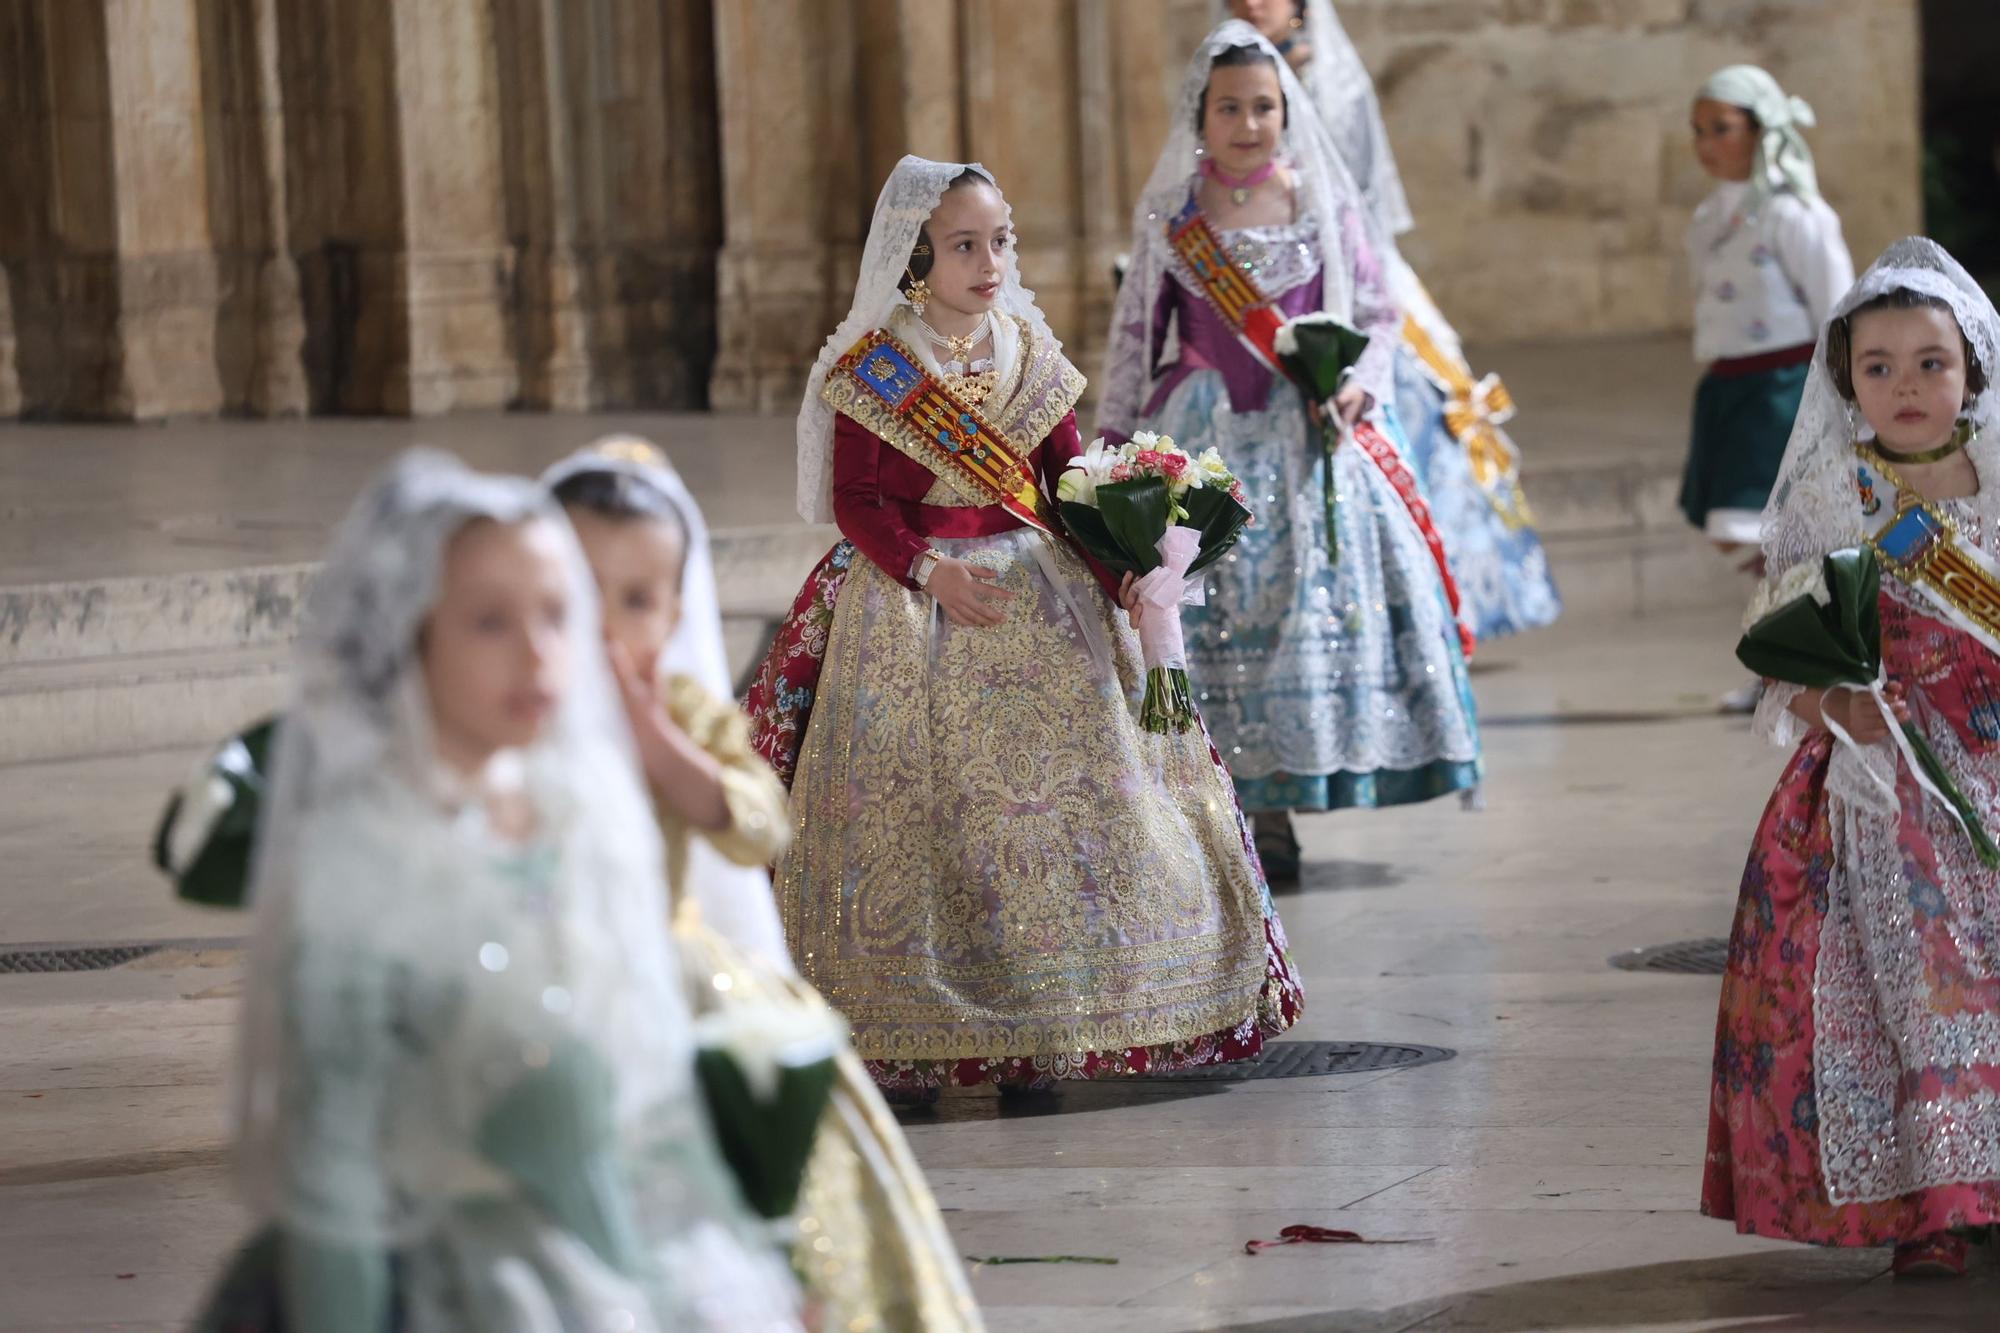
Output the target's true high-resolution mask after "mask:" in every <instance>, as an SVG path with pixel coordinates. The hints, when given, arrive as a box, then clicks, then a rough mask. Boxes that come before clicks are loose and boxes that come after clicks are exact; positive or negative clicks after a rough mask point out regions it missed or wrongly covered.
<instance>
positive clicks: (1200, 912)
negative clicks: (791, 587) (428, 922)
mask: <svg viewBox="0 0 2000 1333" xmlns="http://www.w3.org/2000/svg"><path fill="white" fill-rule="evenodd" d="M1012 247H1013V230H1012V225H1011V221H1010V215H1009V211H1008V208H1007V204H1006V201H1005V200H1004V199H1003V198H1002V197H1001V194H1000V191H999V188H998V187H997V186H996V185H995V183H994V181H993V179H992V177H991V176H990V175H989V174H988V173H987V172H986V171H985V170H984V169H983V168H981V167H977V166H965V165H960V164H953V163H942V162H931V161H926V160H924V159H922V158H917V157H906V158H904V159H903V160H902V162H901V163H899V164H898V165H897V167H896V170H895V171H894V173H893V174H892V175H891V176H890V178H889V181H888V183H887V184H886V185H885V186H884V187H883V190H882V194H881V198H880V199H879V201H878V202H877V205H876V211H875V217H874V222H873V224H872V226H871V227H870V229H869V234H868V240H867V244H866V247H865V248H864V250H863V254H862V271H861V276H860V280H859V281H858V283H857V284H856V288H855V296H854V304H853V306H852V308H851V310H850V312H849V315H848V318H847V319H846V321H845V322H843V323H842V324H841V326H840V328H839V329H838V330H837V331H836V332H835V333H834V335H833V337H832V338H830V339H829V340H828V341H827V344H826V347H825V350H824V351H823V352H822V353H821V355H820V358H819V361H818V364H817V365H816V366H815V367H814V370H813V373H812V376H811V378H810V380H809V381H808V384H807V388H806V396H805V402H804V404H803V406H802V407H801V409H800V413H799V476H800V483H799V484H800V491H799V504H800V512H801V513H802V514H803V515H804V517H806V518H807V519H808V520H811V521H815V522H825V521H827V520H829V519H831V520H833V521H835V522H838V523H839V525H840V527H841V530H842V532H843V533H844V534H845V535H846V537H847V539H848V542H850V543H851V544H852V545H851V546H849V545H848V544H847V543H843V544H842V547H838V548H836V549H835V551H834V552H833V553H832V554H831V555H830V556H829V557H828V559H827V561H826V562H825V563H824V564H823V565H822V566H821V568H820V569H819V570H818V571H816V572H815V573H814V575H813V577H812V579H811V580H810V581H809V582H808V585H807V588H806V591H805V592H804V593H803V594H802V596H801V598H800V601H799V604H798V607H797V609H796V611H795V614H794V617H793V618H792V619H791V620H790V621H788V622H787V624H786V625H785V626H784V627H782V628H781V629H780V632H779V636H778V642H777V644H776V645H775V646H774V648H773V650H772V654H771V656H770V658H769V659H767V661H766V664H765V668H764V671H763V673H762V674H761V676H760V678H759V681H758V684H757V685H756V686H755V687H754V688H753V689H752V691H751V696H750V699H749V706H750V710H751V714H752V718H753V722H754V723H755V724H756V726H757V730H758V734H757V737H756V739H755V744H756V745H757V747H758V748H759V750H760V752H761V753H763V754H764V755H765V756H766V758H769V759H772V760H773V761H774V766H775V767H776V768H777V769H778V771H779V772H780V773H781V774H787V773H790V774H792V775H793V776H792V803H793V819H794V826H795V830H796V836H795V838H794V840H793V843H792V847H791V850H790V851H789V852H788V853H787V854H786V855H785V857H784V859H783V860H782V862H781V863H780V865H779V868H778V881H777V890H778V901H779V906H780V909H781V911H782V913H783V917H784V925H785V933H786V936H787V938H788V940H789V942H790V944H791V948H792V953H793V956H794V957H795V958H796V959H797V961H798V965H799V968H800V970H801V972H802V973H803V974H804V975H805V977H806V979H807V980H808V981H810V982H812V983H813V984H814V985H815V986H816V987H818V988H819V990H820V991H821V992H822V993H823V994H824V995H825V996H826V998H827V999H828V1000H829V1001H830V1002H831V1003H832V1004H833V1005H834V1006H835V1007H836V1008H838V1009H839V1010H840V1011H841V1012H842V1013H844V1014H846V1015H847V1017H848V1018H849V1020H850V1021H851V1022H852V1024H853V1031H854V1042H855V1045H856V1047H857V1048H858V1049H859V1051H860V1052H861V1054H862V1055H863V1056H864V1057H866V1058H867V1059H868V1060H869V1062H870V1065H871V1068H872V1070H873V1072H874V1074H875V1077H876V1079H877V1080H878V1082H880V1083H881V1084H883V1085H884V1087H885V1088H887V1089H888V1090H889V1091H890V1092H891V1094H892V1095H893V1096H895V1097H897V1098H899V1099H902V1100H906V1101H923V1100H928V1099H929V1098H931V1097H934V1096H935V1095H936V1092H937V1090H938V1089H939V1088H941V1087H943V1086H945V1085H948V1084H977V1083H986V1082H991V1083H997V1084H1000V1085H1001V1086H1002V1087H1003V1088H1006V1087H1011V1088H1022V1087H1035V1086H1046V1085H1048V1084H1049V1083H1051V1082H1052V1081H1054V1080H1056V1079H1061V1078H1087V1077H1096V1076H1100V1075H1106V1074H1119V1073H1125V1072H1132V1071H1137V1070H1148V1069H1152V1070H1157V1069H1159V1068H1162V1067H1165V1066H1174V1065H1191V1064H1202V1063H1209V1062H1214V1061H1218V1060H1227V1059H1239V1058H1243V1057H1245V1056H1248V1055H1251V1054H1254V1053H1255V1052H1256V1051H1257V1050H1258V1049H1260V1047H1261V1044H1262V1042H1263V1039H1264V1037H1265V1035H1266V1034H1268V1033H1272V1032H1276V1031H1280V1030H1282V1029H1283V1028H1284V1027H1285V1026H1287V1025H1288V1024H1289V1023H1290V1022H1291V1020H1292V1018H1293V1017H1294V1016H1295V1015H1296V1013H1297V1011H1298V1005H1299V993H1298V989H1297V985H1296V982H1295V981H1294V980H1293V979H1292V974H1291V971H1290V968H1289V963H1288V961H1287V959H1286V957H1285V953H1284V934H1283V931H1282V928H1281V927H1280V926H1279V924H1278V921H1277V918H1276V916H1275V915H1274V914H1273V913H1272V911H1271V905H1270V899H1269V894H1268V892H1267V890H1266V888H1265V885H1264V881H1263V877H1262V875H1261V873H1260V872H1259V869H1258V866H1257V862H1256V859H1255V857H1254V856H1253V855H1252V854H1251V852H1250V850H1249V847H1248V845H1247V842H1248V840H1247V838H1246V837H1245V834H1244V828H1243V825H1242V821H1241V819H1240V816H1239V814H1238V812H1237V809H1236V806H1235V803H1234V801H1233V800H1232V799H1231V793H1230V788H1229V781H1228V777H1227V775H1226V773H1225V772H1224V771H1223V769H1222V768H1221V766H1220V765H1219V764H1218V762H1217V761H1216V759H1215V756H1214V753H1213V751H1212V749H1211V747H1210V746H1209V744H1208V742H1207V738H1206V736H1205V735H1204V734H1203V733H1202V732H1201V731H1200V730H1199V729H1195V728H1191V729H1189V730H1186V731H1176V730H1172V729H1168V730H1166V731H1162V732H1154V731H1148V730H1146V729H1144V728H1142V727H1141V726H1140V724H1139V719H1138V702H1139V697H1140V693H1141V689H1142V685H1143V677H1142V671H1141V667H1140V658H1139V653H1138V651H1137V644H1136V642H1135V638H1134V634H1133V631H1132V629H1131V628H1130V626H1129V625H1128V624H1127V623H1126V622H1127V617H1126V616H1125V615H1121V614H1119V604H1120V603H1121V602H1122V604H1123V605H1124V607H1125V608H1126V610H1127V611H1128V612H1130V613H1131V614H1132V616H1133V618H1135V619H1138V620H1140V621H1141V623H1143V622H1144V620H1145V619H1146V618H1147V616H1148V614H1149V610H1145V611H1142V610H1140V609H1139V608H1140V607H1141V603H1140V600H1139V598H1140V593H1139V592H1138V591H1137V584H1138V580H1136V579H1134V578H1132V577H1130V576H1129V575H1128V576H1127V577H1126V578H1124V579H1123V580H1121V579H1119V578H1117V577H1116V576H1114V575H1113V574H1112V573H1111V572H1110V571H1109V570H1107V569H1105V568H1104V567H1102V566H1094V565H1093V563H1092V562H1091V561H1089V560H1088V559H1087V558H1086V557H1085V556H1084V555H1082V554H1080V553H1079V551H1078V549H1077V548H1076V546H1075V545H1074V544H1073V543H1072V542H1071V540H1070V538H1069V536H1068V534H1067V532H1066V530H1065V528H1064V526H1063V521H1062V518H1061V517H1060V515H1059V514H1058V513H1057V510H1056V504H1055V502H1054V501H1053V500H1052V499H1051V498H1050V496H1051V495H1052V493H1053V492H1054V490H1055V488H1056V482H1057V477H1058V474H1059V473H1061V472H1062V471H1063V470H1064V469H1065V468H1066V467H1067V466H1068V465H1069V464H1070V462H1071V461H1072V460H1073V459H1074V458H1076V456H1077V455H1078V454H1079V453H1080V452H1081V450H1082V441H1081V440H1080V438H1079V437H1078V434H1077V429H1076V419H1075V416H1074V415H1073V412H1072V409H1073V408H1074V406H1075V403H1076V399H1077V397H1078V395H1079V394H1080V393H1081V392H1082V390H1083V377H1082V376H1081V375H1079V374H1078V373H1077V371H1076V369H1075V368H1074V367H1073V366H1071V365H1070V363H1069V362H1068V361H1067V360H1066V359H1065V358H1064V357H1063V355H1062V348H1061V344H1059V343H1058V342H1057V341H1056V339H1055V337H1054V335H1053V334H1052V333H1051V332H1050V330H1049V326H1048V323H1047V321H1046V320H1045V319H1044V318H1043V316H1042V313H1041V311H1040V310H1039V309H1038V308H1037V307H1036V306H1035V303H1034V300H1033V297H1032V296H1031V295H1030V293H1029V292H1028V291H1027V290H1026V289H1025V288H1023V287H1022V285H1021V281H1020V277H1019V274H1018V272H1017V270H1016V267H1015V260H1014V254H1013V248H1012ZM941 435H943V436H948V437H949V439H941V438H940V436H941ZM808 709H809V711H808Z"/></svg>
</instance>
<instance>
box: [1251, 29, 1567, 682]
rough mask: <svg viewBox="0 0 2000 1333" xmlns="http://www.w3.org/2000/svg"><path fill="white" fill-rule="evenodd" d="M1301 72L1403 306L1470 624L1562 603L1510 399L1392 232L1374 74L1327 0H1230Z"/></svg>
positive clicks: (1388, 163)
mask: <svg viewBox="0 0 2000 1333" xmlns="http://www.w3.org/2000/svg"><path fill="white" fill-rule="evenodd" d="M1227 8H1228V9H1229V10H1230V11H1231V12H1232V13H1234V14H1235V16H1236V17H1237V18H1240V19H1245V20H1247V21H1248V22H1250V23H1251V24H1252V25H1254V26H1255V27H1256V28H1257V30H1258V31H1259V32H1261V33H1263V34H1264V36H1265V37H1266V38H1267V39H1269V40H1270V41H1271V42H1272V43H1274V44H1275V45H1276V46H1277V48H1278V51H1279V53H1280V54H1281V55H1283V56H1284V57H1285V59H1286V61H1287V62H1288V63H1289V64H1290V65H1291V66H1292V68H1293V69H1294V70H1296V71H1297V72H1298V76H1299V80H1300V82H1302V83H1303V84H1304V85H1305V87H1306V91H1307V92H1308V93H1309V94H1310V95H1311V97H1312V101H1313V105H1314V106H1315V107H1316V108H1317V109H1318V111H1319V115H1320V117H1321V118H1322V119H1323V120H1324V121H1325V123H1326V128H1327V133H1328V134H1329V135H1330V136H1331V137H1332V139H1333V143H1334V146H1335V147H1336V148H1337V149H1338V150H1339V152H1340V157H1341V161H1342V162H1343V163H1344V164H1345V165H1346V167H1347V170H1348V173H1349V174H1350V175H1352V176H1353V177H1354V183H1355V185H1356V186H1357V187H1358V188H1359V189H1360V191H1361V197H1362V198H1363V199H1364V200H1365V201H1366V203H1367V207H1368V209H1369V211H1370V212H1371V213H1372V214H1373V216H1374V219H1375V222H1376V225H1377V227H1378V229H1379V232H1378V234H1379V235H1380V236H1382V237H1384V238H1386V239H1387V240H1389V241H1390V242H1391V244H1389V245H1387V246H1385V249H1384V253H1383V254H1382V256H1381V260H1382V267H1383V271H1384V273H1385V274H1386V275H1387V277H1388V284H1389V294H1390V297H1391V299H1392V300H1393V301H1394V302H1395V304H1396V305H1397V306H1398V307H1399V308H1400V309H1401V310H1402V312H1403V327H1402V346H1401V347H1400V348H1399V349H1398V351H1397V354H1396V375H1395V397H1394V403H1395V408H1396V415H1397V418H1398V424H1400V425H1401V426H1402V428H1403V430H1404V432H1405V434H1404V439H1405V441H1406V443H1407V444H1408V447H1409V460H1410V465H1411V467H1412V468H1413V469H1414V470H1415V471H1416V472H1417V474H1418V476H1420V477H1421V478H1423V482H1424V489H1425V492H1426V494H1427V497H1428V499H1429V500H1430V505H1431V511H1432V514H1433V515H1434V517H1435V521H1436V524H1437V530H1438V533H1439V535H1440V537H1442V539H1443V541H1444V546H1445V553H1446V555H1447V556H1448V557H1449V559H1450V563H1451V572H1452V577H1453V578H1454V579H1455V580H1456V582H1457V584H1458V590H1459V597H1460V601H1461V604H1462V606H1463V610H1464V616H1465V620H1466V622H1467V624H1469V625H1470V626H1471V628H1472V631H1473V633H1474V635H1475V636H1476V637H1477V638H1478V639H1479V640H1480V641H1481V642H1482V643H1483V642H1485V641H1486V640H1488V639H1493V638H1499V637H1502V636H1504V635H1508V634H1514V633H1518V632H1520V631H1522V630H1529V629H1537V628H1540V627H1542V626H1544V625H1548V624H1551V623H1553V622H1554V621H1555V620H1556V618H1557V617H1558V616H1559V615H1560V614H1561V613H1562V599H1561V598H1560V597H1559V596H1558V595H1557V593H1556V587H1555V581H1554V579H1553V578H1552V577H1551V576H1550V573H1549V562H1548V556H1547V554H1546V553H1545V552H1544V551H1543V549H1542V542H1541V538H1540V537H1539V536H1538V535H1537V534H1536V532H1535V527H1534V516H1533V512H1532V510H1531V509H1530V508H1529V505H1528V499H1527V494H1526V492H1525V491H1524V490H1523V488H1522V485H1521V468H1520V451H1519V449H1518V448H1516V446H1515V444H1514V440H1513V438H1512V436H1511V435H1510V434H1509V433H1508V431H1507V429H1506V427H1505V426H1504V425H1503V424H1502V423H1503V422H1505V421H1507V420H1509V419H1510V418H1512V416H1513V415H1514V403H1513V399H1512V398H1511V397H1510V396H1509V395H1508V393H1507V389H1506V386H1505V385H1503V384H1501V383H1500V381H1499V379H1498V378H1497V377H1496V376H1492V375H1487V376H1478V375H1475V374H1474V373H1473V370H1472V366H1471V364H1470V363H1469V362H1468V361H1467V360H1466V355H1465V347H1464V344H1463V342H1462V341H1461V340H1460V338H1459V335H1458V331H1457V330H1456V329H1454V328H1453V327H1452V325H1451V322H1450V321H1449V320H1447V319H1446V318H1445V316H1444V312H1443V311H1442V310H1440V309H1439V308H1438V305H1437V302H1436V301H1434V300H1433V299H1432V298H1431V294H1430V292H1429V290H1428V289H1426V288H1425V286H1424V284H1423V282H1422V281H1421V280H1420V279H1419V278H1418V277H1417V274H1416V270H1414V269H1413V268H1411V266H1410V264H1409V261H1408V260H1406V259H1404V258H1403V256H1402V254H1401V252H1400V251H1399V250H1398V249H1397V248H1396V247H1395V246H1394V244H1393V242H1394V239H1395V238H1397V237H1400V236H1402V235H1404V234H1405V233H1407V232H1409V231H1411V230H1413V229H1414V228H1415V227H1416V221H1415V219H1414V217H1413V216H1412V215H1411V213H1410V205H1409V201H1408V199H1407V197H1406V196H1405V194H1404V192H1403V181H1402V175H1401V173H1400V172H1399V171H1398V170H1397V168H1396V155H1395V153H1394V152H1393V151H1392V150H1391V148H1390V145H1389V132H1388V127H1387V126H1386V125H1385V124H1384V122H1383V119H1382V107H1381V103H1380V101H1379V100H1378V99H1377V97H1376V94H1375V84H1374V81H1373V80H1372V79H1371V78H1370V77H1369V75H1368V67H1367V66H1366V65H1364V64H1363V63H1362V60H1361V53H1360V52H1359V51H1357V50H1355V47H1354V43H1353V42H1352V41H1351V40H1350V39H1349V38H1348V36H1347V30H1346V29H1345V28H1344V27H1343V26H1342V25H1341V22H1340V18H1339V16H1338V15H1337V14H1336V13H1335V11H1334V6H1333V5H1332V4H1331V3H1329V0H1229V4H1228V5H1227Z"/></svg>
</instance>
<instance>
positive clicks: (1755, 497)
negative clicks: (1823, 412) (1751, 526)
mask: <svg viewBox="0 0 2000 1333" xmlns="http://www.w3.org/2000/svg"><path fill="white" fill-rule="evenodd" d="M1811 368H1812V367H1811V365H1810V364H1809V363H1808V364H1800V365H1793V366H1779V367H1777V368H1776V369H1774V370H1757V371H1752V372H1751V373H1749V374H1747V375H1718V374H1716V373H1715V372H1714V371H1712V370H1711V371H1710V372H1709V373H1708V374H1706V375H1704V376H1702V377H1701V385H1700V387H1699V388H1697V389H1696V390H1695V393H1694V438H1693V442H1692V444H1691V446H1690V448H1689V449H1688V460H1687V470H1686V471H1685V472H1684V473H1683V474H1682V476H1681V512H1682V513H1683V514H1686V515H1687V521H1688V522H1690V523H1692V524H1694V525H1695V526H1696V527H1697V528H1702V527H1706V526H1707V524H1708V515H1709V511H1710V510H1713V509H1747V510H1750V511H1751V512H1752V513H1755V512H1757V511H1759V510H1761V509H1763V507H1764V504H1765V502H1766V501H1767V500H1769V499H1770V498H1771V487H1772V486H1774V485H1776V484H1777V480H1778V465H1779V464H1780V463H1782V462H1783V461H1784V458H1785V442H1786V441H1787V440H1789V439H1790V438H1791V435H1792V418H1794V417H1796V416H1797V415H1798V414H1799V399H1800V398H1801V397H1802V396H1803V395H1804V393H1805V388H1806V372H1807V371H1808V370H1810V369H1811Z"/></svg>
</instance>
